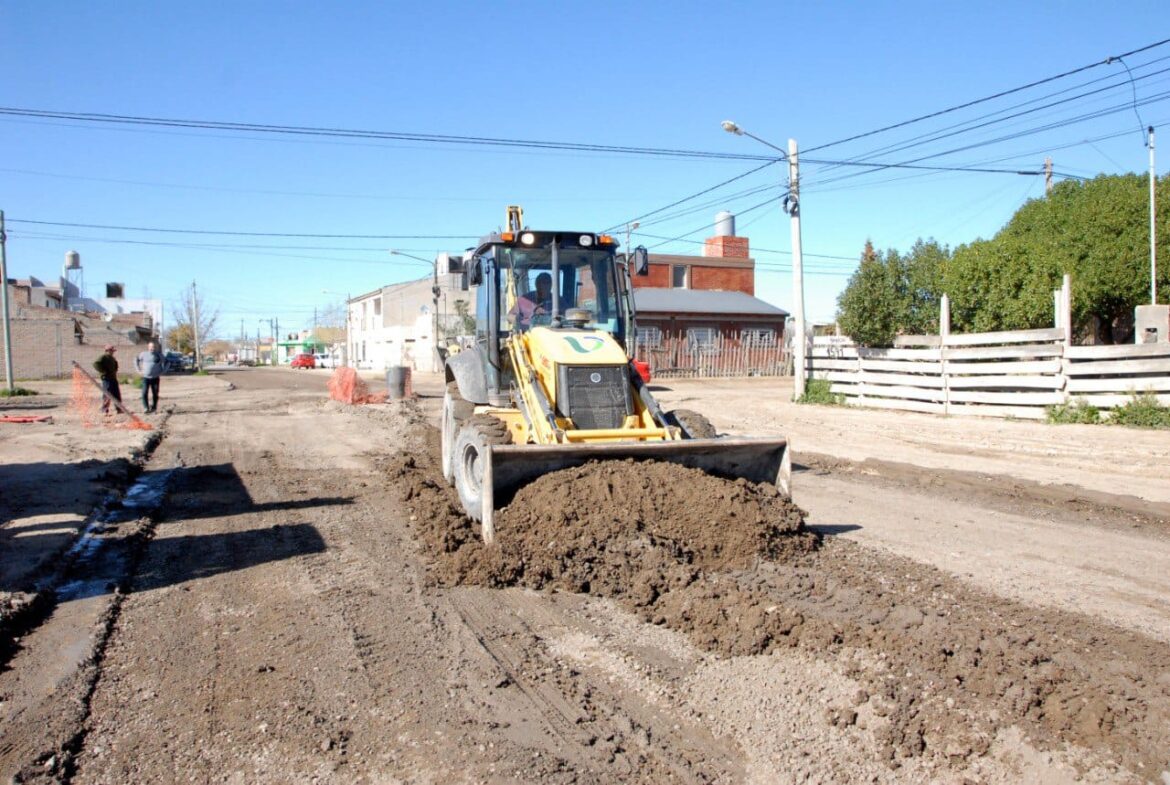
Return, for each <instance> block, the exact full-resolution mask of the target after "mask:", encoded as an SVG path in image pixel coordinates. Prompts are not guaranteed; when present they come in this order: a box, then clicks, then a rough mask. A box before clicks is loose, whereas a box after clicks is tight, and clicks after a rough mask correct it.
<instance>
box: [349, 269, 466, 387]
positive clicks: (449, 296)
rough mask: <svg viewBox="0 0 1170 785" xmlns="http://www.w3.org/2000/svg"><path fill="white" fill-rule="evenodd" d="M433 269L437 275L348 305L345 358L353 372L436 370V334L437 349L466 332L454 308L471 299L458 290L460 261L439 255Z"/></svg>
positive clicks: (375, 292) (385, 289)
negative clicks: (396, 368)
mask: <svg viewBox="0 0 1170 785" xmlns="http://www.w3.org/2000/svg"><path fill="white" fill-rule="evenodd" d="M436 265H437V274H434V275H431V276H428V277H426V278H420V279H418V280H414V281H406V282H405V283H397V284H391V285H389V286H383V287H380V288H378V289H374V290H373V291H371V292H367V293H365V294H361V295H358V296H357V297H354V298H352V299H350V300H349V301H348V306H347V307H348V313H347V335H348V341H347V342H348V347H347V351H346V354H347V356H348V357H351V358H352V361H351V362H352V364H353V365H354V366H355V367H357V368H361V369H366V370H374V371H383V370H386V369H387V368H390V367H391V366H395V365H402V366H407V367H409V368H412V369H414V370H416V371H437V370H439V369H440V367H439V365H438V360H437V356H436V353H435V336H434V333H435V329H436V327H437V328H438V331H439V337H440V343H441V341H442V339H445V338H449V337H451V336H455V335H460V334H463V333H464V332H466V330H465V329H464V326H463V325H462V324H460V322H461V321H462V319H461V317H460V316H459V313H458V309H457V305H456V303H458V302H463V303H470V302H471V298H470V297H469V295H468V292H465V291H463V289H462V281H463V266H462V257H461V256H458V255H448V254H439V257H438V259H436ZM436 301H437V302H436Z"/></svg>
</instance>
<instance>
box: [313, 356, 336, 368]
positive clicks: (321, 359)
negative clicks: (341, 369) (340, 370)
mask: <svg viewBox="0 0 1170 785" xmlns="http://www.w3.org/2000/svg"><path fill="white" fill-rule="evenodd" d="M313 361H314V362H315V363H317V367H318V368H336V367H337V363H336V362H334V360H333V356H332V355H329V354H314V355H313Z"/></svg>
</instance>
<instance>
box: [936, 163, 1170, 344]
mask: <svg viewBox="0 0 1170 785" xmlns="http://www.w3.org/2000/svg"><path fill="white" fill-rule="evenodd" d="M1157 188H1158V199H1157V203H1158V223H1159V225H1161V226H1165V225H1166V224H1167V222H1170V205H1168V204H1167V203H1166V202H1167V199H1170V182H1167V178H1165V177H1163V178H1161V179H1160V180H1159V181H1158V184H1157ZM1148 199H1149V185H1148V180H1147V179H1146V177H1145V176H1143V175H1136V174H1127V175H1102V176H1100V177H1096V178H1094V179H1092V180H1088V181H1085V182H1075V181H1071V180H1069V181H1065V182H1063V183H1059V184H1058V185H1057V186H1056V187H1055V188H1054V189H1053V191H1052V193H1051V195H1049V197H1048V198H1046V199H1033V200H1031V201H1029V202H1028V203H1027V204H1025V205H1024V206H1023V207H1021V208H1020V209H1019V210H1018V211H1017V212H1016V214H1015V215H1014V216H1013V217H1012V219H1011V220H1010V221H1009V222H1008V224H1007V225H1006V226H1005V227H1004V228H1003V229H1002V230H1001V231H1000V232H999V233H998V234H996V235H995V237H993V238H992V239H990V240H980V241H976V242H974V243H971V244H970V245H966V246H962V247H960V248H957V249H956V250H955V253H954V256H953V258H952V259H951V262H950V263H949V264H948V265H947V266H946V271H945V273H944V276H943V287H944V288H945V290H946V291H947V293H948V294H949V295H950V297H951V302H952V309H951V315H952V322H953V324H954V325H955V327H956V328H957V329H961V330H1014V329H1025V328H1033V327H1046V326H1050V325H1051V324H1052V290H1053V289H1056V288H1059V287H1060V282H1061V277H1062V276H1063V275H1064V274H1066V273H1067V274H1069V275H1071V276H1072V282H1073V287H1072V292H1073V302H1072V317H1073V323H1074V325H1075V327H1076V328H1077V329H1078V330H1079V331H1082V332H1084V331H1087V330H1088V329H1089V328H1090V327H1095V328H1096V330H1097V338H1098V340H1099V341H1102V342H1104V343H1113V342H1114V341H1115V340H1116V341H1120V342H1125V341H1128V340H1132V329H1131V327H1130V325H1131V321H1130V320H1131V318H1132V316H1133V309H1134V306H1136V305H1140V304H1142V303H1145V302H1148V301H1149V286H1150V272H1149V270H1150V268H1149V242H1150V237H1149V201H1148ZM1167 234H1170V233H1162V234H1161V236H1160V237H1159V242H1158V256H1159V258H1162V259H1165V258H1167V254H1168V253H1170V236H1167ZM1167 267H1168V266H1166V265H1163V266H1162V269H1161V270H1160V271H1159V276H1158V286H1159V296H1158V299H1159V301H1160V302H1165V301H1166V300H1165V298H1166V296H1167V294H1170V269H1167Z"/></svg>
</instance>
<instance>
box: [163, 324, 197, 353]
mask: <svg viewBox="0 0 1170 785" xmlns="http://www.w3.org/2000/svg"><path fill="white" fill-rule="evenodd" d="M163 342H164V343H165V344H166V346H167V347H168V348H169V349H171V350H172V351H176V352H178V353H179V354H194V353H195V333H194V332H193V331H192V330H191V324H190V322H184V323H182V324H176V325H175V326H174V327H172V328H171V329H169V330H167V333H166V335H165V336H164V337H163Z"/></svg>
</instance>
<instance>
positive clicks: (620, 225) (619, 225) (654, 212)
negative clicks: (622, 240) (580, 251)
mask: <svg viewBox="0 0 1170 785" xmlns="http://www.w3.org/2000/svg"><path fill="white" fill-rule="evenodd" d="M780 160H781V159H779V158H774V159H772V160H770V161H768V162H766V163H764V164H761V165H760V166H757V167H754V168H752V169H749V170H747V171H746V172H744V173H743V174H737V175H736V176H735V177H732V178H730V179H727V180H724V181H723V182H720V183H716V184H715V185H713V186H711V187H710V188H704V189H703V190H701V191H697V192H695V193H693V194H691V195H690V196H684V197H683V198H682V199H678V200H677V201H674V202H671V203H670V204H668V205H665V206H663V207H659V208H658V209H657V210H651V211H650V212H648V213H642V214H641V215H636V216H634V217H633V218H631V219H629V220H628V221H621V222H619V223H616V224H614V225H613V226H611V227H609V228H608V229H606V230H605V231H607V232H612V231H614V230H616V229H621V228H623V227H625V226H628V225H629V224H632V223H634V222H635V221H641V220H642V219H643V218H649V217H650V216H652V215H657V214H658V213H661V212H664V211H666V210H669V209H670V208H672V207H677V206H678V205H680V204H683V203H685V202H689V201H691V200H692V199H697V198H699V197H700V196H704V195H706V194H709V193H711V192H712V191H714V190H717V189H719V188H722V187H723V186H725V185H730V184H731V183H734V182H735V181H736V180H742V179H743V178H745V177H747V176H749V175H753V174H755V173H756V172H758V171H760V170H761V169H766V168H767V167H769V166H771V165H772V164H775V163H778V162H779V161H780Z"/></svg>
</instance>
